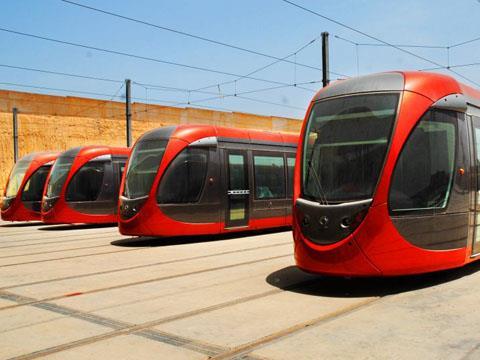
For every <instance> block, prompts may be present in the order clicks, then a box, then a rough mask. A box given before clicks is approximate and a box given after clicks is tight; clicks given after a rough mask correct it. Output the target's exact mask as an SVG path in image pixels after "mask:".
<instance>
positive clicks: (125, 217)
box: [119, 125, 298, 236]
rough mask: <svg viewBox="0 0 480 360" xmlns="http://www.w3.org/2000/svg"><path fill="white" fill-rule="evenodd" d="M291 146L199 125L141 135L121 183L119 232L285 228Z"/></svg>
mask: <svg viewBox="0 0 480 360" xmlns="http://www.w3.org/2000/svg"><path fill="white" fill-rule="evenodd" d="M297 141H298V136H294V135H284V134H279V133H269V132H260V131H248V130H239V129H229V128H223V127H215V126H204V125H179V126H175V127H164V128H159V129H156V130H152V131H150V132H148V133H146V134H144V135H143V136H142V137H141V138H140V139H139V140H138V141H137V142H136V144H135V146H134V148H133V150H132V154H131V156H130V158H129V160H128V165H127V171H126V173H125V176H124V179H123V183H122V188H121V196H120V204H119V214H120V216H119V229H120V232H121V233H122V234H127V235H153V236H178V235H200V234H218V233H224V232H230V231H243V230H252V229H264V228H273V227H282V226H290V225H291V201H292V200H291V199H292V190H293V169H294V163H295V154H296V147H297Z"/></svg>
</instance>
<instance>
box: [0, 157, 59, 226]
mask: <svg viewBox="0 0 480 360" xmlns="http://www.w3.org/2000/svg"><path fill="white" fill-rule="evenodd" d="M58 154H59V153H57V152H35V153H31V154H28V155H26V156H24V157H23V158H21V159H20V160H18V161H17V163H16V164H15V166H14V167H13V169H12V172H11V173H10V176H9V178H8V180H7V185H6V187H5V191H4V198H3V202H2V210H1V214H2V219H3V220H6V221H33V220H40V219H41V215H40V207H41V202H42V194H43V189H44V187H45V181H46V179H47V176H48V173H49V172H50V169H51V167H52V165H53V162H54V161H55V159H56V158H57V156H58Z"/></svg>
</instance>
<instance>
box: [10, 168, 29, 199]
mask: <svg viewBox="0 0 480 360" xmlns="http://www.w3.org/2000/svg"><path fill="white" fill-rule="evenodd" d="M31 162H32V160H31V159H28V160H19V161H17V163H16V164H15V166H14V168H13V170H12V173H11V174H10V177H9V179H8V184H7V189H6V191H5V196H6V197H14V196H16V195H17V193H18V190H20V185H22V181H23V178H24V177H25V173H26V172H27V170H28V168H29V167H30V164H31Z"/></svg>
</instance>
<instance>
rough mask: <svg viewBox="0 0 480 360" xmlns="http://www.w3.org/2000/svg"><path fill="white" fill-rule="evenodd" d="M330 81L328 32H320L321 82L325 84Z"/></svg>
mask: <svg viewBox="0 0 480 360" xmlns="http://www.w3.org/2000/svg"><path fill="white" fill-rule="evenodd" d="M329 82H330V60H329V52H328V32H326V31H325V32H322V83H323V86H324V87H325V86H327V85H328V83H329Z"/></svg>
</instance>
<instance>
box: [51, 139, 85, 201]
mask: <svg viewBox="0 0 480 360" xmlns="http://www.w3.org/2000/svg"><path fill="white" fill-rule="evenodd" d="M79 151H80V148H75V149H71V150H68V151H66V152H64V153H63V154H62V155H60V156H59V157H58V158H57V160H56V161H55V164H53V166H52V170H51V172H50V178H49V180H48V184H47V191H46V194H45V195H46V196H47V197H49V198H52V197H57V196H60V193H61V192H62V188H63V184H65V181H66V180H67V177H68V173H69V172H70V169H71V167H72V164H73V161H74V160H75V157H76V155H77V154H78V152H79Z"/></svg>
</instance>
